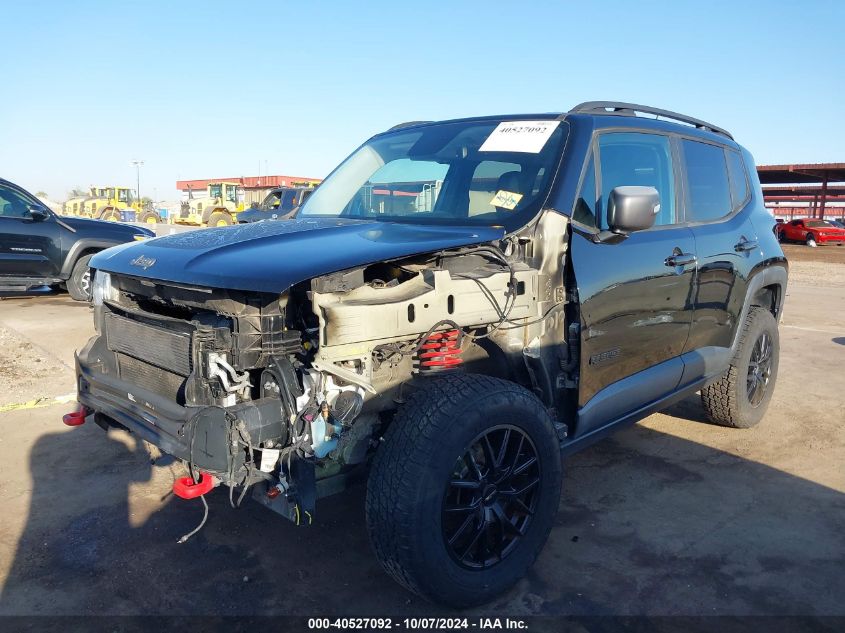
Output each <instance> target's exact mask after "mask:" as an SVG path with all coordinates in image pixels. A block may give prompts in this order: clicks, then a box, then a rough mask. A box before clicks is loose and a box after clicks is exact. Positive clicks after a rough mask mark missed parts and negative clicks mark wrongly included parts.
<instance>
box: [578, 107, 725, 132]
mask: <svg viewBox="0 0 845 633" xmlns="http://www.w3.org/2000/svg"><path fill="white" fill-rule="evenodd" d="M569 112H570V113H571V114H617V115H624V116H636V113H637V112H642V113H644V114H653V115H655V116H658V117H663V118H664V119H672V120H674V121H681V122H682V123H688V124H689V125H693V126H695V127H697V128H698V129H700V130H707V131H708V132H715V133H716V134H722V135H724V136H727V137H728V138H729V139H731V140H733V138H734V137H733V136H732V135H731V133H730V132H728V131H727V130H725V129H724V128H720V127H719V126H717V125H713V124H712V123H708V122H707V121H702V120H701V119H695V118H693V117H691V116H687V115H685V114H678V113H677V112H672V111H671V110H661V109H660V108H652V107H651V106H644V105H637V104H636V103H624V102H622V101H585V102H584V103H579V104H578V105H577V106H575V107H574V108H572V109H571V110H570V111H569Z"/></svg>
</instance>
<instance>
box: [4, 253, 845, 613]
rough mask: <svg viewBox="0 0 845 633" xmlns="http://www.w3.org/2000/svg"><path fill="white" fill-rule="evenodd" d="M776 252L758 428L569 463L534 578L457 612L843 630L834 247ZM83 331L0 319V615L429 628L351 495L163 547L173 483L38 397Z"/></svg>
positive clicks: (62, 322)
mask: <svg viewBox="0 0 845 633" xmlns="http://www.w3.org/2000/svg"><path fill="white" fill-rule="evenodd" d="M785 251H786V253H787V256H788V257H789V259H790V262H791V269H790V274H791V283H790V288H789V291H788V296H787V300H786V309H785V314H784V318H783V322H782V324H781V330H780V332H781V334H780V336H781V364H780V376H779V379H778V385H777V389H776V391H775V394H774V397H773V400H772V404H771V407H770V409H769V412H768V414H767V416H766V418H765V419H764V421H763V422H762V423H761V424H760V426H758V427H757V428H754V429H750V430H744V431H739V430H730V429H724V428H720V427H715V426H712V425H709V424H707V423H706V422H705V421H704V417H703V411H702V409H701V407H700V405H699V402H698V400H697V398H689V399H687V400H685V401H683V402H681V403H679V404H678V405H675V406H674V407H672V408H671V409H670V410H668V411H666V412H664V413H661V414H657V415H653V416H651V417H650V418H648V419H646V420H644V421H643V422H642V423H641V424H639V425H637V426H635V427H632V428H628V429H625V430H623V431H620V432H619V433H618V434H616V435H615V436H613V437H612V438H610V439H607V440H605V441H602V442H600V443H598V444H596V445H595V446H593V447H591V448H589V449H587V450H585V451H583V452H581V453H579V454H577V455H575V456H573V457H571V458H569V459H567V461H566V462H565V464H564V469H565V470H564V472H565V481H564V490H563V495H562V497H561V502H560V509H559V513H558V516H557V520H556V523H555V527H554V528H553V530H552V534H551V537H550V539H549V542H548V544H547V545H546V547H545V549H544V550H543V552H542V553H541V555H540V557H539V559H538V561H537V563H536V564H535V566H534V567H533V569H532V570H531V571H530V573H529V574H528V576H527V577H526V578H525V579H524V580H522V581H521V582H519V584H518V585H517V586H516V587H515V588H514V589H513V590H511V591H510V592H508V593H507V594H505V595H504V596H502V597H501V598H499V599H497V600H496V601H494V602H493V603H492V604H490V605H486V606H484V607H480V608H478V609H475V610H473V611H472V613H474V614H485V615H488V614H489V615H496V616H502V615H504V614H511V615H529V614H544V615H607V614H625V615H627V614H639V615H643V614H645V615H661V614H676V615H719V614H730V615H741V614H767V615H769V614H792V615H834V614H838V615H845V575H843V573H842V570H843V569H845V461H843V457H845V405H843V399H842V395H843V393H845V371H843V369H842V368H843V366H844V365H845V248H837V247H820V248H817V249H809V248H807V247H804V246H791V245H787V246H786V248H785ZM840 253H842V255H840ZM840 257H841V259H838V258H840ZM92 333H93V332H92V326H91V315H90V309H89V308H88V307H87V306H85V305H83V304H77V303H74V302H73V301H71V300H70V299H69V298H68V297H66V296H54V297H38V298H27V299H9V300H4V301H0V364H2V366H3V367H4V369H3V370H2V371H0V587H2V594H0V614H79V615H91V614H165V615H183V614H219V615H265V614H300V615H320V616H324V615H352V614H355V615H378V614H385V613H389V614H392V615H393V616H400V615H432V614H434V613H436V609H434V608H433V607H431V606H430V605H428V604H426V603H424V602H422V601H420V600H419V599H418V598H416V597H414V596H412V595H410V594H408V593H407V592H405V591H404V590H403V589H401V588H400V587H398V586H397V585H395V584H394V583H393V582H392V581H391V580H390V579H389V578H388V577H387V576H386V575H385V574H384V573H383V572H382V570H381V568H380V566H379V564H378V562H377V561H376V560H375V558H374V557H373V556H372V554H371V552H370V550H369V545H368V542H367V536H366V531H365V526H364V516H363V495H364V489H363V487H362V486H358V487H356V488H354V489H353V490H351V491H350V492H349V493H347V494H345V495H339V496H335V497H331V498H328V499H325V500H322V501H321V502H320V503H319V505H318V514H317V517H316V520H315V524H314V525H312V526H311V527H309V528H305V527H301V528H297V527H296V526H294V525H292V524H290V523H288V522H287V521H285V520H284V519H281V518H280V517H277V516H275V515H273V514H272V513H269V512H268V511H266V510H264V509H263V508H261V507H259V506H257V505H255V504H249V505H247V506H246V507H244V508H242V509H241V510H237V511H236V510H232V509H230V508H229V507H228V502H227V500H226V499H225V498H224V494H222V493H213V494H212V495H210V503H209V505H210V506H211V512H210V516H209V520H208V524H207V525H206V526H205V528H204V529H203V530H202V531H201V532H200V533H199V534H198V535H197V536H196V537H194V538H193V539H192V540H190V541H189V542H188V543H186V544H183V545H178V544H177V543H176V541H177V539H178V538H179V537H180V536H181V535H182V534H184V533H185V532H187V531H189V530H191V529H192V528H194V527H195V526H196V524H197V523H198V521H199V519H200V518H201V516H202V508H201V506H200V504H199V502H197V501H190V502H186V501H182V500H179V499H174V498H173V496H172V495H171V494H170V488H171V485H172V482H173V480H174V478H175V477H177V476H180V475H181V468H180V467H179V466H177V465H175V464H173V463H172V462H170V461H169V460H168V459H167V458H164V457H160V456H159V455H158V454H157V453H155V452H151V451H150V450H149V449H148V448H147V447H145V446H144V445H143V444H142V443H138V442H136V441H135V440H134V439H133V438H132V437H130V436H128V435H126V434H123V433H119V432H112V433H109V434H106V433H104V432H103V431H102V430H101V429H99V428H98V427H96V426H95V425H85V426H82V427H79V428H74V429H70V428H67V427H64V426H63V425H62V424H61V415H62V414H63V413H65V412H66V411H67V410H69V408H70V405H69V404H66V403H65V404H62V403H58V404H56V403H55V402H56V401H55V400H53V399H54V398H56V397H62V396H65V395H67V394H68V393H70V392H73V390H74V382H73V373H72V371H71V366H72V358H73V350H74V349H77V348H79V347H80V346H81V345H83V344H84V342H85V341H86V340H87V338H88V337H89V336H90V335H91V334H92ZM36 361H38V362H36ZM39 399H40V400H39ZM33 400H34V402H33ZM22 403H27V404H25V405H24V406H16V407H15V408H12V409H11V410H4V407H6V409H8V405H21V404H22Z"/></svg>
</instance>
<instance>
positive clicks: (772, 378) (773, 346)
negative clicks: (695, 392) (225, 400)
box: [701, 306, 780, 429]
mask: <svg viewBox="0 0 845 633" xmlns="http://www.w3.org/2000/svg"><path fill="white" fill-rule="evenodd" d="M779 354H780V340H779V338H778V324H777V321H775V317H774V316H772V313H771V312H769V311H768V310H766V309H764V308H760V307H756V306H754V307H752V308H751V310H749V312H748V316H747V317H746V318H745V323H744V324H743V328H742V333H741V334H740V340H739V348H738V349H737V351H736V354H735V356H734V358H733V360H732V361H731V364H730V367H729V368H728V371H727V373H725V375H724V376H722V377H721V378H720V379H719V380H717V381H716V382H714V383H712V384H710V385H708V386H707V387H705V388H704V389H702V390H701V401H702V403H703V404H704V409H705V411H706V412H707V416H708V417H709V418H710V420H711V421H712V422H714V423H715V424H719V425H721V426H729V427H733V428H736V429H747V428H750V427H752V426H755V425H756V424H758V423H759V422H760V420H761V419H762V418H763V415H764V414H765V413H766V409H767V408H768V406H769V401H770V400H771V399H772V392H773V391H774V388H775V382H776V380H777V374H778V357H779Z"/></svg>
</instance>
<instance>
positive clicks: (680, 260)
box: [663, 251, 698, 268]
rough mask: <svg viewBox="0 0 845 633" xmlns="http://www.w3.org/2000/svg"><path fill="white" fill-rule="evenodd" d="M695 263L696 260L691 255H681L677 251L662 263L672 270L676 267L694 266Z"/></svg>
mask: <svg viewBox="0 0 845 633" xmlns="http://www.w3.org/2000/svg"><path fill="white" fill-rule="evenodd" d="M697 261H698V258H697V257H696V256H695V255H693V254H692V253H682V252H680V251H678V252H676V253H673V254H672V255H670V256H669V257H667V258H666V259H665V260H663V263H664V264H666V265H667V266H671V267H672V268H674V267H676V266H687V265H689V264H694V263H695V262H697Z"/></svg>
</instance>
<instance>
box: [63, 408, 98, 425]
mask: <svg viewBox="0 0 845 633" xmlns="http://www.w3.org/2000/svg"><path fill="white" fill-rule="evenodd" d="M89 413H91V412H90V411H89V410H88V409H86V408H85V407H79V408H78V409H77V410H76V411H71V412H70V413H65V414H64V415H63V416H62V422H64V423H65V424H67V425H68V426H81V425H83V424H85V418H86V417H87V416H88V414H89Z"/></svg>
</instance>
